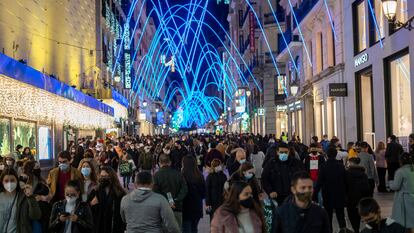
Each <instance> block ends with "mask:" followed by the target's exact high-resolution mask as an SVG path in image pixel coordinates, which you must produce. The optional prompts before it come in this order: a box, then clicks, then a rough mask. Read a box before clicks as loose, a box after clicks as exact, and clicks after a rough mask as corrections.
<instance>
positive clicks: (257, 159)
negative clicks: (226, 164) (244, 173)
mask: <svg viewBox="0 0 414 233" xmlns="http://www.w3.org/2000/svg"><path fill="white" fill-rule="evenodd" d="M264 159H265V154H264V153H263V152H261V151H259V153H257V154H252V155H251V159H250V161H251V162H252V164H253V167H254V174H255V176H256V178H258V179H260V178H261V177H262V172H263V167H262V165H263V161H264Z"/></svg>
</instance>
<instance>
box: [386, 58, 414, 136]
mask: <svg viewBox="0 0 414 233" xmlns="http://www.w3.org/2000/svg"><path fill="white" fill-rule="evenodd" d="M387 66H388V67H387V68H388V78H387V79H388V82H389V84H390V85H388V86H389V90H388V93H389V94H388V103H389V105H390V106H389V107H388V108H387V109H389V112H388V115H389V117H390V122H388V123H389V124H390V127H391V132H389V133H391V134H395V135H396V136H397V137H402V136H407V135H409V134H410V133H412V122H413V120H412V113H411V108H412V107H411V85H410V58H409V54H405V55H403V56H399V57H397V58H395V59H393V60H390V61H389V62H388V64H387Z"/></svg>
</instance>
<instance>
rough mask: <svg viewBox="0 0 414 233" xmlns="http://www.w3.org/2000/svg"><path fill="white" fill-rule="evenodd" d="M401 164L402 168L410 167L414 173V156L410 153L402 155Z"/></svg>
mask: <svg viewBox="0 0 414 233" xmlns="http://www.w3.org/2000/svg"><path fill="white" fill-rule="evenodd" d="M400 163H401V165H402V166H404V165H407V164H408V165H410V167H411V171H414V156H413V155H411V154H410V153H407V152H404V153H402V154H401V157H400Z"/></svg>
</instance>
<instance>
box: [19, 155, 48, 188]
mask: <svg viewBox="0 0 414 233" xmlns="http://www.w3.org/2000/svg"><path fill="white" fill-rule="evenodd" d="M36 163H38V162H37V161H33V160H27V161H26V162H24V163H23V173H24V174H26V175H27V176H28V177H29V180H28V182H29V183H30V184H33V178H34V177H36V178H37V180H38V181H39V182H40V183H45V184H46V182H45V180H44V179H43V177H42V176H41V175H40V174H39V173H36V172H35V171H34V170H36V169H35V166H36Z"/></svg>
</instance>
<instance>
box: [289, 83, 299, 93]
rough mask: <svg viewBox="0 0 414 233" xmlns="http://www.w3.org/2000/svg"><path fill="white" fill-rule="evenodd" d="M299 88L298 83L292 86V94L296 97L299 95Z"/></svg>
mask: <svg viewBox="0 0 414 233" xmlns="http://www.w3.org/2000/svg"><path fill="white" fill-rule="evenodd" d="M298 90H299V86H298V85H297V84H296V83H292V84H290V94H291V95H293V96H296V94H298Z"/></svg>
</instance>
